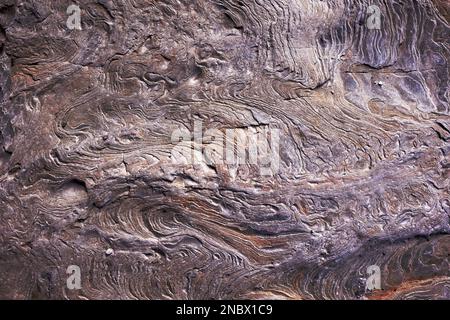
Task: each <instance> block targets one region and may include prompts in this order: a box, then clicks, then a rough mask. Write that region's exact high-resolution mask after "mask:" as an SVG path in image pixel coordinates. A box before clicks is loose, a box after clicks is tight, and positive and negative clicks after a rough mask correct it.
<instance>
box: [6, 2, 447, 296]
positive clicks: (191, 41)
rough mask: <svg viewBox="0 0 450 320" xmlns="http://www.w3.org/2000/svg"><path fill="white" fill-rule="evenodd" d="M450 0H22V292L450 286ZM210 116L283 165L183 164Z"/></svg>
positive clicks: (12, 98) (14, 268)
mask: <svg viewBox="0 0 450 320" xmlns="http://www.w3.org/2000/svg"><path fill="white" fill-rule="evenodd" d="M72 4H75V5H78V6H79V7H80V9H81V15H80V18H81V30H77V29H70V28H68V26H67V19H68V13H67V8H68V7H69V6H70V5H72ZM369 6H376V7H377V8H379V10H380V12H379V14H380V15H379V17H380V25H379V27H380V28H370V27H369V25H368V23H367V21H368V19H369V17H368V15H370V14H371V13H370V12H371V11H369ZM449 9H450V5H449V3H448V1H446V0H392V1H381V0H373V1H368V0H324V1H318V0H195V1H192V0H158V1H156V0H139V1H137V0H79V1H74V2H73V3H72V2H71V1H66V0H60V1H43V0H26V1H23V2H19V1H15V0H1V1H0V53H1V55H0V101H1V114H0V118H1V121H0V132H1V134H0V144H1V146H2V148H1V150H0V184H1V188H0V297H1V298H11V299H244V298H246V299H450V271H449V261H450V260H449V255H450V225H449V222H450V198H449V194H450V192H449V191H450V107H449V103H448V101H449V50H450V43H449V39H450V27H449V21H450V20H449V19H450V15H449V12H450V10H449ZM194 121H202V123H203V127H204V129H206V128H208V129H217V130H221V131H224V130H226V129H240V130H243V131H244V132H249V131H250V130H263V129H264V128H276V129H278V130H279V132H280V134H279V139H280V141H279V150H278V151H279V166H278V168H277V170H273V172H272V174H270V175H261V174H259V169H258V167H257V166H255V165H250V164H246V163H243V164H240V165H238V166H234V167H233V166H232V165H226V164H213V165H199V164H191V165H188V164H184V165H181V164H179V163H174V161H173V159H171V157H172V150H173V147H174V144H173V141H172V139H171V138H172V133H173V132H174V131H175V130H177V129H180V128H184V129H185V130H188V131H189V132H192V130H193V125H194ZM188 147H189V144H188ZM272 147H273V146H272ZM108 249H109V250H108ZM70 265H76V266H79V268H80V270H81V288H80V289H76V290H70V288H68V287H67V286H66V280H67V277H68V274H67V273H66V271H67V267H68V266H70ZM371 265H375V266H378V267H379V269H380V279H381V288H378V287H377V288H374V289H373V290H372V289H370V290H368V289H367V285H366V283H367V278H368V274H367V268H368V267H369V266H371Z"/></svg>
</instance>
